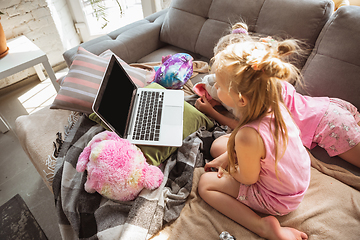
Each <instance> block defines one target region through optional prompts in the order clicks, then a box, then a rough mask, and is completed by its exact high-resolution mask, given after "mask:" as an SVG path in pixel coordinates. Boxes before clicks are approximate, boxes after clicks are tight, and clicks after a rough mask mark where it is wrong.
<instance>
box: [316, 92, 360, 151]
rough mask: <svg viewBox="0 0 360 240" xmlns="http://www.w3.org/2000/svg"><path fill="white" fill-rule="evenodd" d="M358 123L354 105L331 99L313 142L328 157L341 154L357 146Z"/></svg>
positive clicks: (357, 113)
mask: <svg viewBox="0 0 360 240" xmlns="http://www.w3.org/2000/svg"><path fill="white" fill-rule="evenodd" d="M359 121H360V114H359V112H358V111H357V109H356V107H355V106H354V105H352V104H351V103H349V102H346V101H344V100H341V99H337V98H331V99H330V105H329V108H328V110H327V111H326V112H325V114H324V116H323V118H322V119H321V121H320V123H319V126H318V127H317V129H316V131H315V136H314V142H316V143H317V144H318V145H319V146H320V147H322V148H324V149H325V150H326V151H327V153H328V154H329V156H330V157H333V156H336V155H339V154H342V153H344V152H346V151H348V150H350V149H351V148H353V147H355V146H356V145H357V144H359V142H360V126H359V125H358V124H357V123H358V122H359Z"/></svg>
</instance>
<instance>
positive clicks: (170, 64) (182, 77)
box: [153, 53, 193, 89]
mask: <svg viewBox="0 0 360 240" xmlns="http://www.w3.org/2000/svg"><path fill="white" fill-rule="evenodd" d="M192 60H193V58H192V57H191V56H190V55H189V54H187V53H176V54H174V55H168V56H163V57H162V64H161V66H159V67H154V69H155V71H156V72H155V77H154V80H153V82H155V83H158V84H160V85H161V86H163V87H165V88H168V89H170V88H171V89H181V88H182V87H183V86H184V84H185V83H186V82H187V81H188V80H189V79H190V77H191V75H192V74H193V63H192Z"/></svg>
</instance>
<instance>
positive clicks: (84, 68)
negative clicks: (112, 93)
mask: <svg viewBox="0 0 360 240" xmlns="http://www.w3.org/2000/svg"><path fill="white" fill-rule="evenodd" d="M113 54H114V53H113V52H112V51H111V50H106V51H105V52H103V53H102V54H100V55H99V56H97V55H95V54H93V53H90V52H88V51H87V50H85V49H84V48H82V47H79V48H78V51H77V54H76V56H75V58H74V61H73V63H72V64H71V66H70V68H69V72H68V74H67V75H66V76H65V77H64V78H62V79H59V81H58V82H59V84H60V86H61V87H60V90H59V92H58V94H57V95H56V97H55V100H54V102H53V103H52V105H51V106H50V108H51V109H66V110H72V111H77V112H83V113H87V114H90V113H92V112H93V111H92V109H91V108H92V104H93V102H94V99H95V97H96V93H97V91H98V89H99V87H100V83H101V80H102V78H103V75H104V73H105V70H106V67H107V65H108V62H109V61H110V58H111V55H113ZM114 55H115V54H114ZM115 56H116V55H115ZM116 58H117V60H118V61H119V62H120V64H121V65H122V67H123V68H124V69H125V70H126V72H127V73H128V74H129V76H130V77H131V79H132V80H133V81H134V82H135V84H137V85H138V86H139V87H144V86H146V85H148V83H147V82H149V80H151V78H152V77H153V76H154V72H151V71H147V70H144V69H141V68H134V67H131V66H129V65H128V64H127V63H126V62H124V61H123V60H122V59H120V58H119V57H118V56H116Z"/></svg>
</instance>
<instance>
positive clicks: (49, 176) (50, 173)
mask: <svg viewBox="0 0 360 240" xmlns="http://www.w3.org/2000/svg"><path fill="white" fill-rule="evenodd" d="M81 115H82V113H79V112H75V111H72V112H71V114H70V115H69V117H68V125H66V126H64V135H65V137H67V136H68V135H69V133H70V130H71V129H72V128H73V127H74V126H75V123H76V122H77V121H78V120H79V118H80V117H81ZM64 139H65V138H64ZM64 139H63V137H62V133H61V132H57V133H56V140H55V142H53V145H54V151H53V153H52V155H48V158H47V159H46V160H45V165H46V167H47V171H46V170H43V172H44V173H45V178H46V180H47V182H48V183H49V184H50V186H52V182H53V180H54V176H55V165H56V160H57V157H58V156H59V153H60V149H61V146H62V144H63V143H64Z"/></svg>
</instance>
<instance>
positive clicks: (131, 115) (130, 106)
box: [92, 55, 184, 147]
mask: <svg viewBox="0 0 360 240" xmlns="http://www.w3.org/2000/svg"><path fill="white" fill-rule="evenodd" d="M92 108H93V111H94V112H95V113H96V114H97V115H98V116H99V118H100V119H101V120H102V121H103V122H104V123H105V124H106V125H107V126H108V127H109V128H110V129H111V130H112V131H114V132H115V133H117V134H118V135H119V136H120V137H121V138H126V139H128V140H130V141H131V142H132V143H134V144H138V145H155V146H176V147H178V146H181V145H182V135H183V112H184V92H183V91H181V90H168V89H151V88H138V87H137V86H136V85H135V83H134V82H133V81H132V80H131V78H130V77H129V75H128V74H127V73H126V71H125V70H124V68H123V67H122V66H121V64H120V63H119V62H118V61H117V59H116V57H115V56H114V55H112V57H111V59H110V62H109V64H108V66H107V69H106V71H105V74H104V77H103V79H102V82H101V84H100V88H99V90H98V93H97V95H96V98H95V101H94V104H93V106H92Z"/></svg>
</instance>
